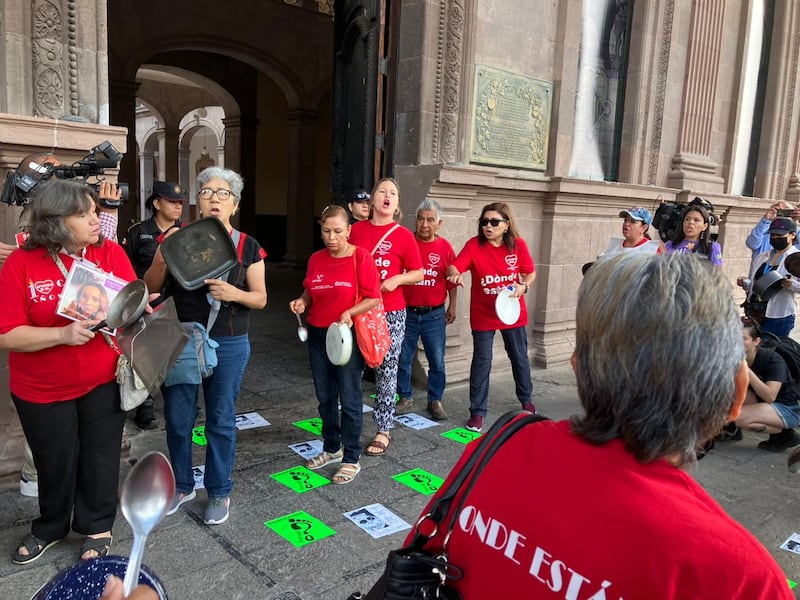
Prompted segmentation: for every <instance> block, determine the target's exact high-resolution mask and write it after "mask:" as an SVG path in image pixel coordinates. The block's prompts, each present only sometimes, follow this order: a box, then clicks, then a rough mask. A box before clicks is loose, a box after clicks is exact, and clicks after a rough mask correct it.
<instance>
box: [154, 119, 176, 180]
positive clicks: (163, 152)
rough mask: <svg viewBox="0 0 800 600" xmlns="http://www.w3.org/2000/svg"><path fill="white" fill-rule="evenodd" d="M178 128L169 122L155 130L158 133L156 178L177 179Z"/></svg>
mask: <svg viewBox="0 0 800 600" xmlns="http://www.w3.org/2000/svg"><path fill="white" fill-rule="evenodd" d="M180 133H181V132H180V129H178V128H177V127H176V126H174V125H172V124H169V125H165V126H164V127H162V128H161V129H159V130H157V131H156V134H157V135H158V178H159V179H160V180H161V181H176V182H177V181H178V138H179V137H180Z"/></svg>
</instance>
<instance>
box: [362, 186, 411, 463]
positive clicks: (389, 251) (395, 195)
mask: <svg viewBox="0 0 800 600" xmlns="http://www.w3.org/2000/svg"><path fill="white" fill-rule="evenodd" d="M399 214H400V190H399V188H398V187H397V182H396V181H395V180H394V179H390V178H386V179H381V180H380V181H379V182H378V183H377V184H376V185H375V189H373V190H372V217H371V218H370V219H369V220H368V221H361V222H359V223H356V224H355V225H353V230H352V232H351V233H350V241H351V242H352V243H353V244H355V245H356V246H361V247H362V248H364V249H366V250H367V252H370V253H372V257H373V259H374V260H375V266H376V267H378V276H379V277H380V280H381V296H382V299H383V309H384V311H385V314H386V323H387V325H388V326H389V333H390V334H391V336H392V345H391V346H390V347H389V351H388V352H387V353H386V358H384V359H383V362H382V363H381V364H380V365H378V366H377V367H375V410H374V411H373V412H372V419H373V421H375V425H376V427H377V428H378V433H377V434H376V435H375V437H374V438H373V440H372V441H371V442H370V443H369V446H367V449H366V453H367V454H369V455H370V456H380V455H382V454H385V453H386V451H387V450H388V449H389V444H390V443H391V434H390V433H389V432H390V431H391V429H392V428H393V427H394V414H395V409H394V398H395V394H396V392H397V368H398V365H399V363H400V360H399V359H400V350H401V348H402V347H403V337H404V336H405V331H406V299H405V297H404V296H403V287H402V286H404V285H412V284H415V283H417V282H418V281H422V278H423V277H424V272H423V270H422V259H421V258H420V255H419V247H418V246H417V241H416V240H415V239H414V234H413V233H411V232H410V231H409V230H408V229H406V228H405V227H401V226H400V225H399V224H398V223H395V221H394V218H395V216H396V215H399Z"/></svg>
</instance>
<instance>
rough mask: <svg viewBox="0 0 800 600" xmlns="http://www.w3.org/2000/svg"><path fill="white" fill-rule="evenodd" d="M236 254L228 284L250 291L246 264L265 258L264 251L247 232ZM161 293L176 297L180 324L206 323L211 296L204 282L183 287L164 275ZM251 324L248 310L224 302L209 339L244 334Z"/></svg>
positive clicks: (237, 304) (244, 307)
mask: <svg viewBox="0 0 800 600" xmlns="http://www.w3.org/2000/svg"><path fill="white" fill-rule="evenodd" d="M236 250H237V255H238V256H239V262H238V264H237V265H236V266H235V267H233V269H231V270H230V271H228V279H227V281H228V283H230V284H232V285H235V286H236V287H237V288H239V289H240V290H245V291H249V289H250V288H248V287H247V280H246V278H247V267H249V266H250V265H252V264H254V263H256V262H258V261H260V260H264V258H266V256H267V253H266V252H264V249H263V248H262V247H261V244H259V243H258V241H257V240H256V239H255V238H253V237H250V236H249V235H245V234H242V239H241V240H240V242H239V247H238V248H237V249H236ZM164 295H165V296H167V297H169V296H172V297H173V298H174V299H175V308H176V309H177V311H178V319H179V320H180V321H181V322H182V323H188V322H192V321H193V322H195V323H201V324H202V325H203V326H205V325H206V324H207V323H208V315H209V313H210V312H211V302H210V301H209V299H210V298H211V296H210V295H209V293H208V286H206V285H204V286H203V287H201V288H198V289H196V290H185V289H183V288H182V287H181V286H180V285H179V284H178V282H177V281H175V279H173V278H172V276H170V275H169V274H167V282H166V285H165V290H164ZM249 326H250V309H249V308H248V307H246V306H244V305H242V304H239V303H238V302H223V303H222V306H220V309H219V314H218V315H217V321H216V322H215V323H214V327H213V328H212V329H211V332H210V335H211V337H212V338H217V337H231V336H236V335H244V334H246V333H247V330H248V328H249Z"/></svg>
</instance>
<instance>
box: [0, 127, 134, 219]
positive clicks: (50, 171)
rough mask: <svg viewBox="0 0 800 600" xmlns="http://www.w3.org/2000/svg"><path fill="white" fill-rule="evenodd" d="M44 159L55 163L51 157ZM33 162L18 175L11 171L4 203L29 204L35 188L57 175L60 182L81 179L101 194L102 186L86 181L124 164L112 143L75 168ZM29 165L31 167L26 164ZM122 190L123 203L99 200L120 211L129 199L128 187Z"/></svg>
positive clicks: (1, 198)
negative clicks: (61, 180)
mask: <svg viewBox="0 0 800 600" xmlns="http://www.w3.org/2000/svg"><path fill="white" fill-rule="evenodd" d="M42 156H43V157H46V158H50V159H52V157H48V156H47V155H42ZM29 158H30V157H28V158H26V159H23V161H22V163H21V164H20V165H19V167H17V169H16V170H15V171H10V172H9V173H8V174H7V175H6V181H5V184H4V185H3V192H2V196H0V201H2V202H5V203H6V204H9V205H12V206H23V205H25V204H28V203H29V202H30V200H31V196H32V192H33V190H34V188H35V187H36V186H37V185H39V184H40V183H41V182H42V181H46V180H48V179H50V178H51V177H52V176H54V175H55V176H56V177H57V178H59V179H72V178H75V177H77V178H80V179H81V180H82V181H84V183H86V184H87V185H88V186H89V187H91V188H93V189H94V191H95V193H99V191H100V183H99V182H98V183H88V182H86V180H87V179H88V178H89V177H94V176H97V175H102V174H103V173H104V172H105V170H106V169H116V168H117V167H118V166H119V161H120V160H122V153H121V152H119V151H118V150H117V149H116V148H114V146H113V145H112V144H111V142H109V141H105V142H103V143H101V144H99V145H97V146H95V147H94V148H92V149H91V150H89V154H87V155H86V156H85V157H84V158H82V159H80V160H79V161H77V162H75V163H73V164H71V165H62V164H59V163H58V161H56V162H50V161H49V160H45V161H43V162H42V163H41V164H40V163H39V162H36V161H33V160H29ZM26 161H27V162H28V164H23V163H25V162H26ZM118 186H119V189H120V190H121V191H122V196H121V197H120V199H119V200H110V199H107V198H101V199H100V200H99V202H100V204H102V205H103V206H105V207H107V208H119V207H120V206H121V205H122V203H123V202H125V201H126V200H127V199H128V184H126V183H120V184H118Z"/></svg>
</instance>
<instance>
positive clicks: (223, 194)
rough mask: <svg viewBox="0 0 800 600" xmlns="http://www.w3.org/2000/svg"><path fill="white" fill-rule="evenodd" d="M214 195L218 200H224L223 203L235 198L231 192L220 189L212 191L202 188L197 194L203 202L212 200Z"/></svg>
mask: <svg viewBox="0 0 800 600" xmlns="http://www.w3.org/2000/svg"><path fill="white" fill-rule="evenodd" d="M214 194H216V195H217V198H219V199H220V200H222V201H223V202H224V201H225V200H227V199H228V198H230V197H231V196H233V192H232V191H230V190H226V189H225V188H219V189H218V190H212V189H211V188H200V191H199V192H197V195H198V196H200V197H201V198H202V199H203V200H210V199H211V196H213V195H214Z"/></svg>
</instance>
